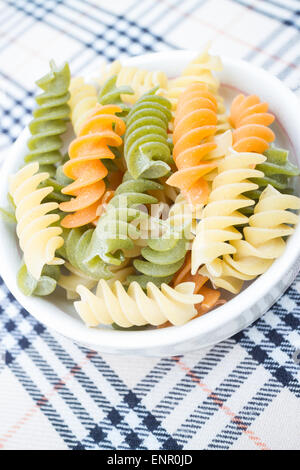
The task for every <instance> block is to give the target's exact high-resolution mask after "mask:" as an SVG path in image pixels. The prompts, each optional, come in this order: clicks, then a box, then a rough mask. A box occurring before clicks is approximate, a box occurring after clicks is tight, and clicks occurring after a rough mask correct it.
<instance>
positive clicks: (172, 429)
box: [0, 0, 300, 450]
mask: <svg viewBox="0 0 300 470" xmlns="http://www.w3.org/2000/svg"><path fill="white" fill-rule="evenodd" d="M0 18H1V22H0V63H1V68H0V152H1V155H2V156H3V157H4V158H5V150H6V149H8V148H9V146H10V145H11V143H12V142H13V141H14V140H15V139H16V138H17V136H18V135H19V133H20V131H21V130H22V128H23V127H24V126H25V125H26V124H27V123H28V122H29V120H30V117H31V111H32V109H33V106H34V95H35V93H36V88H35V86H34V81H35V80H36V79H37V78H38V77H40V76H41V75H43V74H44V73H45V72H46V70H47V67H48V62H49V59H51V58H54V59H55V60H56V61H57V62H58V63H59V62H62V61H63V60H68V61H69V63H70V67H71V70H72V74H73V75H76V74H80V73H82V72H83V71H86V69H87V68H89V67H90V66H92V65H94V64H95V60H99V59H102V58H103V56H104V57H105V58H106V60H109V61H110V60H114V59H115V58H117V57H120V58H122V57H126V56H128V55H139V54H143V53H146V52H152V51H161V50H167V49H176V48H189V49H201V46H202V45H203V44H204V43H206V42H207V41H208V40H212V43H213V52H216V53H219V54H221V55H222V54H226V55H228V56H232V57H238V58H243V59H246V60H247V61H250V62H252V63H253V64H256V65H259V66H261V67H263V68H264V69H266V70H268V71H270V72H271V73H273V74H275V75H277V77H279V78H280V79H281V80H283V81H284V82H285V83H286V84H287V85H288V86H289V87H290V88H291V89H292V90H294V91H295V92H296V93H298V95H299V94H300V80H299V78H300V73H299V70H300V55H299V42H300V34H299V29H300V2H299V1H297V0H267V1H258V0H254V1H252V0H236V1H232V0H206V1H205V0H196V1H195V0H185V1H184V2H182V1H179V0H160V1H158V0H144V1H142V2H141V1H139V0H138V1H137V0H134V1H121V0H118V1H116V0H114V1H112V2H107V1H104V0H100V1H99V0H98V1H97V0H91V1H84V2H83V1H80V0H45V1H44V0H32V1H26V0H1V1H0ZM0 282H1V285H0V347H1V353H2V355H1V359H0V449H116V448H118V449H261V450H263V449H300V419H299V415H300V386H299V378H300V366H299V364H297V362H299V361H297V359H296V357H295V351H296V350H297V349H299V348H300V294H299V287H300V284H299V282H300V277H299V276H298V278H297V280H296V281H295V282H294V283H293V285H292V286H291V287H290V289H289V290H288V291H287V292H286V293H285V295H284V296H283V297H282V298H281V299H280V300H279V301H278V302H277V303H276V304H275V305H274V306H273V308H272V309H271V310H270V311H269V312H268V313H267V314H266V315H264V316H263V318H262V319H260V320H259V321H257V322H256V323H255V324H254V325H252V326H251V327H250V328H248V329H246V330H244V331H242V332H241V333H239V334H238V335H236V336H235V337H233V338H231V339H229V340H227V341H224V342H223V343H221V344H218V345H216V346H214V347H212V348H208V349H205V350H201V351H198V352H194V353H190V354H186V355H184V356H180V357H179V356H177V357H165V358H161V359H158V358H141V357H131V358H130V359H129V358H127V357H123V356H110V355H102V356H100V355H99V354H97V353H94V352H93V351H88V350H87V349H84V348H82V347H80V346H77V345H75V344H73V343H72V342H71V341H69V340H67V339H64V338H62V337H61V336H59V335H57V334H55V332H53V331H50V330H48V329H46V328H45V327H44V326H43V325H42V324H40V323H38V322H37V321H36V320H35V319H34V318H33V317H31V316H30V315H29V314H28V313H27V312H26V311H25V310H24V309H23V308H22V307H21V306H20V305H19V304H18V302H17V301H16V300H15V299H14V297H13V296H12V295H11V294H10V292H9V291H8V290H7V288H6V287H5V285H4V283H3V281H1V280H0Z"/></svg>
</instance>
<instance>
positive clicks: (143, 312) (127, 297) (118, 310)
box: [74, 280, 203, 328]
mask: <svg viewBox="0 0 300 470" xmlns="http://www.w3.org/2000/svg"><path fill="white" fill-rule="evenodd" d="M77 292H78V293H79V295H80V297H81V300H80V301H79V302H75V303H74V306H75V309H76V311H77V313H78V314H79V316H80V317H81V318H82V320H83V321H84V322H85V323H86V324H87V325H88V326H97V325H99V324H103V325H111V324H112V323H115V324H117V325H119V326H121V327H123V328H129V327H131V326H134V325H136V326H142V325H155V326H158V325H161V324H163V323H165V322H166V321H169V322H170V323H172V325H183V324H184V323H186V322H188V321H189V320H191V318H193V317H194V316H195V315H196V314H197V310H196V308H195V304H198V303H199V302H201V301H202V299H203V297H202V296H201V295H195V294H194V293H193V292H194V284H193V283H192V282H186V283H182V284H179V285H178V286H177V287H176V288H175V289H173V288H172V287H170V286H168V285H167V284H162V286H161V288H158V287H156V286H155V285H154V284H153V283H151V282H149V283H148V285H147V293H145V292H144V291H143V289H142V288H141V287H140V285H139V284H138V283H137V282H132V283H131V284H130V285H129V287H128V290H127V292H126V290H125V289H124V287H123V286H122V284H121V282H120V281H116V282H115V283H114V284H113V285H112V286H110V285H108V283H107V282H105V281H104V280H100V282H99V284H98V287H97V292H96V295H95V294H93V293H92V292H91V291H89V290H88V289H87V288H86V287H84V286H78V287H77Z"/></svg>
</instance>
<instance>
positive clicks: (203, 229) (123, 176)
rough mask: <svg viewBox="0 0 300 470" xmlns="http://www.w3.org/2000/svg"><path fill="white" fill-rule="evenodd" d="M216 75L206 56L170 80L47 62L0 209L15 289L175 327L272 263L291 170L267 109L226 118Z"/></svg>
mask: <svg viewBox="0 0 300 470" xmlns="http://www.w3.org/2000/svg"><path fill="white" fill-rule="evenodd" d="M221 69H222V62H221V60H220V58H219V57H216V56H212V55H211V54H210V52H209V50H208V48H204V50H203V51H202V52H201V53H200V54H199V55H198V56H197V57H196V58H195V59H194V60H193V61H192V62H190V63H189V64H187V66H186V68H185V69H184V70H183V71H182V72H181V75H180V76H179V77H178V78H175V79H168V78H167V76H166V74H165V73H164V72H162V71H154V72H149V71H146V70H143V69H139V68H136V67H123V66H122V65H121V63H120V62H118V61H116V62H114V63H112V64H109V65H105V66H104V67H102V69H101V71H100V74H99V76H98V77H96V79H95V80H94V81H91V82H86V81H85V80H84V79H83V78H82V77H73V78H71V75H70V70H69V66H68V64H64V65H63V66H62V67H58V66H57V65H56V64H55V63H54V62H51V63H50V71H49V73H48V74H47V75H46V76H44V77H43V78H41V79H40V80H38V82H37V85H38V86H39V88H40V89H41V90H42V92H41V93H40V94H38V95H37V96H36V104H37V106H36V109H35V111H34V113H33V119H32V121H31V122H30V124H29V130H30V133H31V137H30V139H29V140H28V153H27V155H26V157H25V160H24V165H23V166H22V168H21V169H20V170H19V171H18V172H17V173H16V174H15V175H12V176H11V178H10V186H9V188H10V189H9V200H10V204H11V209H10V211H6V212H5V213H6V215H7V216H9V218H10V219H11V220H13V221H14V222H15V223H16V233H17V236H18V238H19V244H20V248H21V250H22V253H23V263H22V266H21V267H20V270H19V272H18V275H17V277H18V285H19V288H20V289H21V291H22V292H23V293H24V294H25V295H38V296H44V295H49V294H52V293H53V292H54V291H55V289H56V288H57V287H58V288H62V289H64V290H65V292H66V295H67V298H68V299H69V300H70V301H72V302H74V307H75V309H76V311H77V312H78V314H79V316H80V317H81V318H82V320H83V321H84V322H85V324H86V325H88V326H90V327H91V326H93V327H95V326H98V325H112V326H113V327H114V328H117V329H128V328H131V329H132V328H133V329H139V328H145V327H147V326H148V325H152V326H155V327H165V326H171V325H182V324H184V323H186V322H188V321H189V320H191V319H193V318H195V317H198V316H201V315H203V314H205V313H207V312H208V311H210V310H212V309H214V308H216V307H218V306H219V305H221V304H222V303H224V302H225V300H224V299H225V298H226V292H229V293H230V294H231V295H232V294H238V293H239V292H240V291H241V289H242V287H243V285H244V283H245V282H246V283H247V281H251V280H253V279H255V278H256V277H257V276H259V275H261V274H263V273H264V272H265V271H266V270H267V269H268V268H269V267H270V266H271V264H272V263H273V262H274V260H275V259H277V258H278V257H279V256H281V254H282V253H283V251H284V249H285V244H286V238H287V237H288V236H289V235H290V234H291V233H292V232H293V230H294V226H295V225H296V224H297V223H298V215H297V211H298V210H299V209H300V199H299V198H298V197H297V196H296V195H295V194H294V190H293V184H292V178H293V177H296V176H298V175H299V170H298V168H297V167H296V166H295V165H293V164H292V163H291V162H289V159H288V151H287V150H284V149H280V148H277V147H276V146H275V145H274V141H275V134H274V131H273V130H272V129H271V127H270V126H271V125H272V123H273V121H274V119H275V118H274V116H273V115H272V114H271V113H270V112H269V110H268V104H267V103H265V102H262V101H261V100H260V98H259V97H258V96H256V95H250V96H245V95H243V94H238V95H237V96H236V97H235V98H234V100H233V102H232V103H231V105H230V108H229V110H228V111H227V110H226V107H225V105H224V102H223V99H222V96H221V94H220V83H219V80H218V78H217V72H219V71H220V70H221ZM70 129H71V131H72V133H73V137H72V138H71V140H69V141H68V142H67V144H68V151H67V153H64V152H63V151H62V148H63V142H66V136H65V135H66V131H67V130H68V131H69V132H68V133H67V135H71V133H70ZM246 285H247V284H246ZM227 298H228V297H227Z"/></svg>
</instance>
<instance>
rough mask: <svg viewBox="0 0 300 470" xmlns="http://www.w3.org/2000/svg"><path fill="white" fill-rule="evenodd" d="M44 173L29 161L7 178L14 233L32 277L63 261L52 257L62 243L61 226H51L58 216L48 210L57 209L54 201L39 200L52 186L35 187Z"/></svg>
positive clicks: (35, 277)
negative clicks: (48, 265) (14, 206)
mask: <svg viewBox="0 0 300 470" xmlns="http://www.w3.org/2000/svg"><path fill="white" fill-rule="evenodd" d="M48 176H49V174H48V173H39V164H38V162H34V163H30V164H28V165H26V166H24V167H23V168H22V169H21V170H19V171H18V172H17V173H16V174H15V175H14V176H12V177H11V179H10V186H9V192H10V194H11V196H12V197H13V200H14V203H15V205H16V219H17V235H18V237H19V242H20V247H21V249H22V251H23V253H24V262H25V265H26V267H27V270H28V272H29V273H30V274H31V275H32V277H33V278H34V279H36V280H38V279H39V278H40V277H41V274H42V270H43V267H44V265H45V264H50V265H52V264H53V265H56V264H62V263H63V260H62V259H60V258H57V257H56V256H55V251H56V250H57V249H58V248H60V247H61V246H62V245H63V243H64V240H63V238H62V237H61V236H60V235H61V233H62V229H61V228H60V227H57V226H53V224H55V223H56V222H57V221H58V220H59V215H58V214H53V213H52V214H50V213H49V212H52V211H54V210H55V209H57V208H58V204H57V203H55V202H47V203H42V201H43V199H45V197H46V196H47V195H48V194H50V193H51V191H53V188H52V187H49V186H48V187H45V188H39V184H40V183H41V182H42V181H44V180H45V179H47V178H48Z"/></svg>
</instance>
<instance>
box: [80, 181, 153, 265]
mask: <svg viewBox="0 0 300 470" xmlns="http://www.w3.org/2000/svg"><path fill="white" fill-rule="evenodd" d="M158 189H161V185H160V184H159V183H156V182H155V181H151V180H147V179H143V178H139V179H137V180H133V179H132V177H131V175H130V174H128V173H127V174H125V175H124V178H123V182H122V184H120V186H119V187H118V188H117V189H116V191H115V194H114V196H113V198H112V199H111V200H110V201H109V203H108V205H107V207H106V210H105V212H104V213H103V214H102V215H101V217H100V219H99V222H98V224H97V227H96V229H95V231H94V234H93V237H92V239H91V243H90V247H89V251H88V259H90V260H93V259H97V258H100V259H102V260H103V261H104V262H106V263H108V264H112V265H120V264H121V263H122V262H123V261H124V259H125V257H126V256H130V255H132V254H131V252H133V255H134V256H136V255H138V254H139V253H140V248H139V246H137V247H135V245H138V243H139V242H140V241H141V227H140V224H141V223H142V222H143V221H146V222H147V220H148V218H149V216H148V214H147V213H145V212H144V211H143V210H142V209H141V207H140V206H141V205H146V204H156V203H157V199H156V198H155V197H154V196H151V195H150V194H147V192H149V191H153V190H158ZM136 248H137V249H136Z"/></svg>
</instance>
